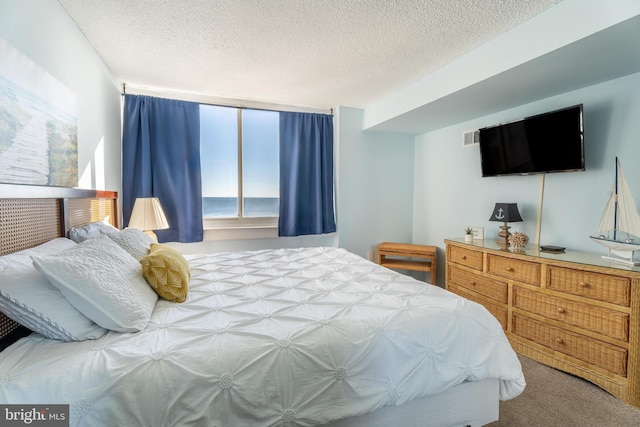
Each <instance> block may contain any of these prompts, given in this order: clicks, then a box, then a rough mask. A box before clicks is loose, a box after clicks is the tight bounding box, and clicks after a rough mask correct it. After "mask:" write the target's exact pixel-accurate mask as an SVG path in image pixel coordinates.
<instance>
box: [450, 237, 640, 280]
mask: <svg viewBox="0 0 640 427" xmlns="http://www.w3.org/2000/svg"><path fill="white" fill-rule="evenodd" d="M445 243H455V244H458V245H461V246H469V247H470V248H478V249H488V250H490V251H494V252H497V253H505V254H514V255H521V256H524V257H528V256H530V257H532V258H542V259H544V260H550V261H564V262H574V263H579V264H586V265H592V266H596V267H607V268H613V269H616V270H620V271H634V272H638V273H640V266H636V267H633V266H630V265H627V264H624V263H620V262H616V261H611V260H608V259H604V258H602V255H603V254H596V253H591V252H580V251H571V250H567V251H565V252H560V253H556V252H546V251H542V250H540V248H539V247H537V246H534V245H533V244H531V243H530V244H528V245H527V246H525V247H524V248H521V249H515V248H507V249H505V248H502V247H500V246H499V245H498V244H497V243H496V242H495V241H493V240H474V241H473V242H465V241H464V238H453V239H445Z"/></svg>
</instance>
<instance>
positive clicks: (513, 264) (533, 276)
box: [487, 254, 540, 286]
mask: <svg viewBox="0 0 640 427" xmlns="http://www.w3.org/2000/svg"><path fill="white" fill-rule="evenodd" d="M487 273H491V274H495V275H496V276H500V277H505V278H507V279H512V280H517V281H519V282H525V283H529V284H531V285H536V286H540V264H538V263H535V262H529V261H521V260H519V259H513V258H507V257H502V256H498V255H492V254H489V255H488V256H487Z"/></svg>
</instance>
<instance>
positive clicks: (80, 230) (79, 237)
mask: <svg viewBox="0 0 640 427" xmlns="http://www.w3.org/2000/svg"><path fill="white" fill-rule="evenodd" d="M108 221H109V216H108V215H107V216H106V217H105V218H104V219H103V220H102V221H96V222H92V223H91V224H86V225H82V226H80V227H74V228H72V229H71V230H69V238H70V239H71V240H73V241H74V242H76V243H80V242H84V241H85V240H89V239H93V238H96V237H98V236H99V235H101V234H109V233H115V232H117V231H118V229H117V228H115V227H114V226H113V225H111V224H109V222H108Z"/></svg>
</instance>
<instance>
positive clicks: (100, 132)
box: [0, 0, 121, 191]
mask: <svg viewBox="0 0 640 427" xmlns="http://www.w3.org/2000/svg"><path fill="white" fill-rule="evenodd" d="M0 37H2V38H3V39H5V40H6V41H7V42H8V43H9V44H11V45H12V46H13V47H14V48H16V49H17V50H19V51H21V52H22V53H23V54H24V55H26V56H27V57H29V58H30V59H31V60H32V61H34V62H35V63H36V64H38V65H39V66H40V67H42V68H43V69H44V70H45V71H47V72H48V73H49V74H51V75H52V76H53V77H54V78H56V79H57V80H59V81H60V82H62V83H63V84H64V85H65V86H67V88H69V89H70V90H71V91H73V92H74V93H75V94H76V97H77V98H76V105H77V107H76V108H77V118H78V176H79V177H80V183H79V187H81V188H93V189H99V190H104V189H107V190H115V191H121V178H120V164H121V150H120V101H121V97H120V88H119V84H118V82H117V80H116V79H115V78H114V76H113V74H112V73H111V71H110V70H109V69H108V68H107V67H106V66H105V64H104V62H103V61H102V59H101V58H100V56H98V54H97V53H96V52H95V50H94V49H93V47H91V45H90V44H89V42H88V41H87V40H86V38H85V37H84V35H83V34H82V33H81V32H80V30H79V29H78V28H77V26H76V25H75V24H74V23H73V21H72V20H71V18H69V16H68V15H67V14H66V12H65V11H64V9H63V8H62V7H61V6H60V4H59V3H58V2H57V1H51V0H21V1H3V2H1V3H0Z"/></svg>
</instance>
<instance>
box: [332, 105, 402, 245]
mask: <svg viewBox="0 0 640 427" xmlns="http://www.w3.org/2000/svg"><path fill="white" fill-rule="evenodd" d="M362 118H363V111H362V110H359V109H354V108H347V107H340V108H339V109H338V114H337V126H336V129H337V130H338V132H337V135H338V138H337V139H338V144H337V146H338V148H337V152H338V162H337V164H338V166H337V184H338V192H337V211H338V217H337V220H338V224H337V227H338V235H339V245H340V247H342V248H345V249H348V250H350V251H351V252H354V253H356V254H358V255H360V256H363V257H366V256H367V253H368V252H369V251H371V250H373V249H374V248H375V247H376V246H377V245H378V244H379V243H381V242H384V241H394V242H411V218H412V209H413V208H412V205H413V202H412V197H413V167H414V161H413V153H414V150H413V145H414V142H413V140H414V138H413V137H412V136H408V135H401V134H396V133H386V132H371V131H362Z"/></svg>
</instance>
